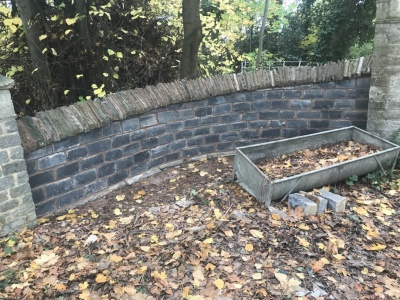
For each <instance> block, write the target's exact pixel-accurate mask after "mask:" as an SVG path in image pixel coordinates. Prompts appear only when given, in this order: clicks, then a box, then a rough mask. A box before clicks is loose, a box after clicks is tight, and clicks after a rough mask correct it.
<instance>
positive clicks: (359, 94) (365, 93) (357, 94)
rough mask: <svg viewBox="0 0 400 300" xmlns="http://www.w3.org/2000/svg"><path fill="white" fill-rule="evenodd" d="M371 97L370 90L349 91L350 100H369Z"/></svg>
mask: <svg viewBox="0 0 400 300" xmlns="http://www.w3.org/2000/svg"><path fill="white" fill-rule="evenodd" d="M368 97H369V89H355V90H354V89H351V90H349V98H355V99H359V98H368Z"/></svg>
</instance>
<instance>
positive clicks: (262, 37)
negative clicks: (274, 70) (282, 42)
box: [256, 0, 269, 69]
mask: <svg viewBox="0 0 400 300" xmlns="http://www.w3.org/2000/svg"><path fill="white" fill-rule="evenodd" d="M268 7H269V0H265V7H264V15H263V20H262V24H261V29H260V36H259V40H258V54H257V60H256V68H257V69H258V68H259V66H260V62H261V57H262V53H263V45H264V31H265V27H266V25H267V17H268Z"/></svg>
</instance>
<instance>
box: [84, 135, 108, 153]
mask: <svg viewBox="0 0 400 300" xmlns="http://www.w3.org/2000/svg"><path fill="white" fill-rule="evenodd" d="M87 148H88V151H89V154H91V155H92V154H96V153H100V152H104V151H107V150H109V149H111V141H110V140H109V139H106V140H102V141H98V142H95V143H92V144H89V145H88V147H87Z"/></svg>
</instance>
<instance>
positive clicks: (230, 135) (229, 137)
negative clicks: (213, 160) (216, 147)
mask: <svg viewBox="0 0 400 300" xmlns="http://www.w3.org/2000/svg"><path fill="white" fill-rule="evenodd" d="M238 139H239V133H238V132H237V131H231V132H225V133H221V142H232V141H236V140H238Z"/></svg>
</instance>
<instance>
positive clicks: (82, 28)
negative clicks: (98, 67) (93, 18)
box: [76, 0, 90, 50]
mask: <svg viewBox="0 0 400 300" xmlns="http://www.w3.org/2000/svg"><path fill="white" fill-rule="evenodd" d="M76 12H77V13H78V15H79V20H78V29H79V35H80V37H81V39H82V41H83V46H84V49H85V50H89V49H90V34H89V22H88V11H87V1H86V0H78V1H76Z"/></svg>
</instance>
